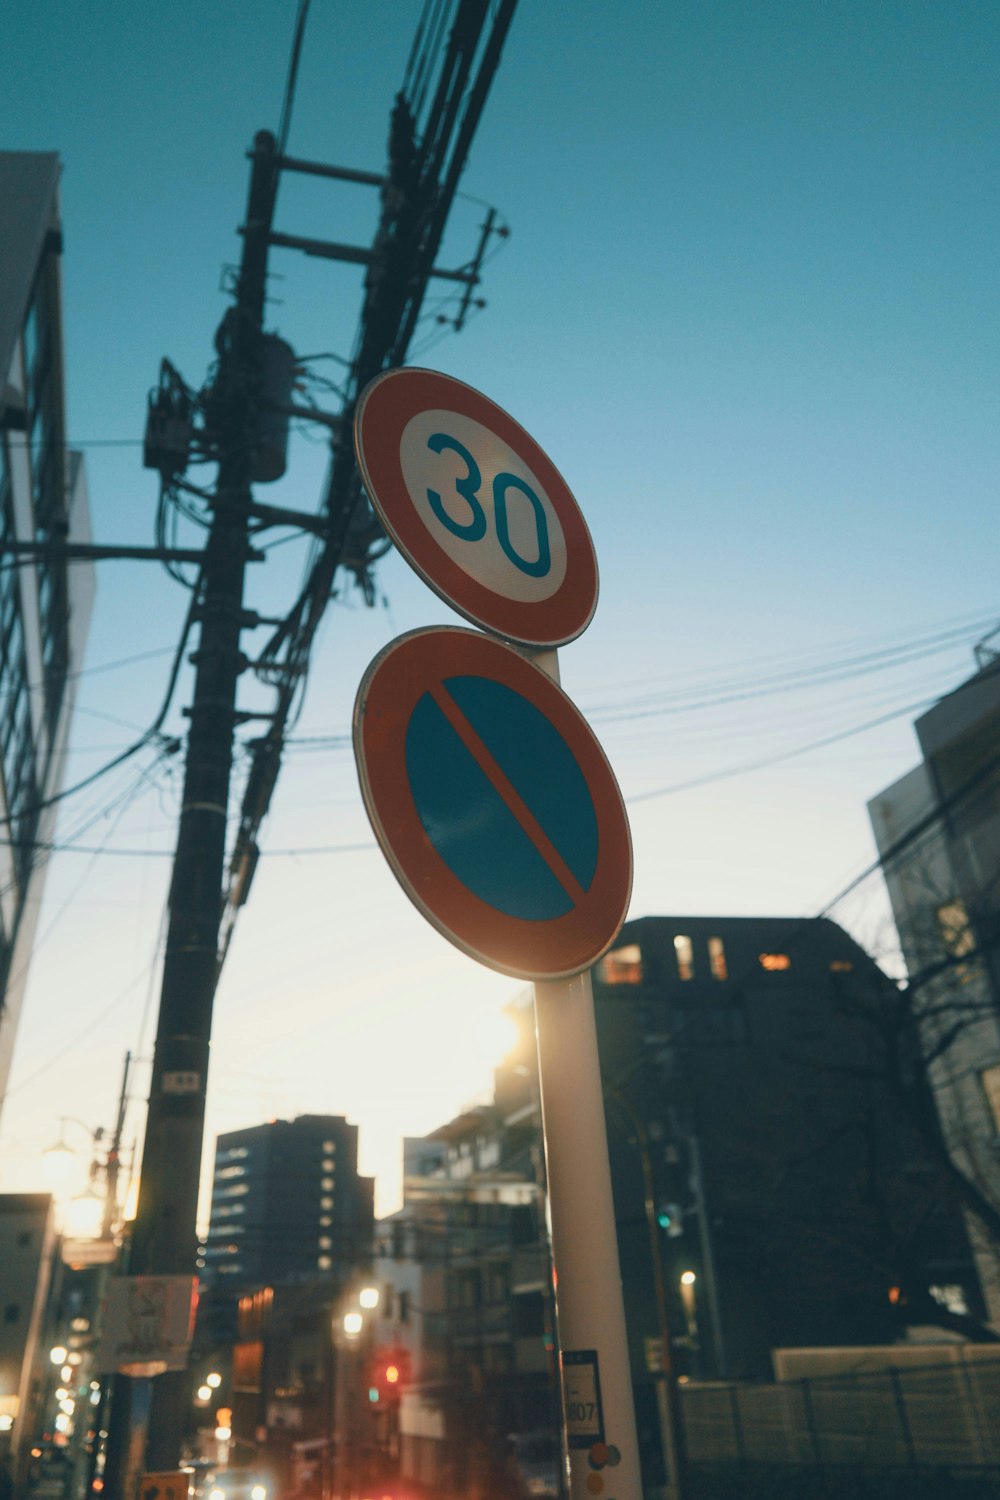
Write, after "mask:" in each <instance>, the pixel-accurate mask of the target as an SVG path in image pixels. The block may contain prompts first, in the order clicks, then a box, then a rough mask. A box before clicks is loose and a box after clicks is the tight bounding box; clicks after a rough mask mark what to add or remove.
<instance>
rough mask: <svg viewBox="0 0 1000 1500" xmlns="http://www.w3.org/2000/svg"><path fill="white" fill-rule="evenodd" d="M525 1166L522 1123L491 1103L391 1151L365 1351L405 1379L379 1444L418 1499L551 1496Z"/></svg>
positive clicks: (549, 1386) (535, 1226) (529, 1122)
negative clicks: (377, 1305) (396, 1166)
mask: <svg viewBox="0 0 1000 1500" xmlns="http://www.w3.org/2000/svg"><path fill="white" fill-rule="evenodd" d="M537 1164H538V1130H537V1120H536V1119H535V1118H534V1117H533V1116H531V1115H527V1116H525V1117H524V1118H523V1120H522V1121H521V1122H520V1124H518V1122H515V1121H507V1120H505V1119H504V1118H503V1116H502V1114H501V1113H500V1111H498V1110H497V1108H496V1107H495V1106H490V1105H484V1106H481V1107H478V1108H476V1109H472V1110H467V1111H465V1112H464V1113H463V1114H461V1115H459V1116H457V1117H456V1118H455V1119H453V1120H450V1121H448V1122H447V1123H446V1124H444V1125H442V1126H441V1127H440V1128H439V1129H438V1130H436V1131H435V1132H433V1134H432V1135H431V1136H429V1137H427V1138H425V1139H424V1140H420V1141H418V1140H408V1141H407V1142H406V1143H405V1147H404V1179H403V1180H404V1202H403V1207H402V1209H400V1210H399V1212H398V1213H396V1214H393V1215H391V1216H390V1217H389V1218H387V1219H383V1220H381V1221H380V1223H379V1224H378V1226H377V1229H376V1254H375V1263H374V1271H375V1281H376V1284H377V1285H378V1287H379V1291H380V1296H381V1309H382V1311H381V1318H380V1323H379V1328H378V1340H379V1347H380V1348H381V1349H382V1350H383V1351H387V1352H388V1354H389V1355H390V1356H391V1357H392V1358H393V1359H394V1360H396V1361H397V1362H399V1364H400V1368H401V1370H402V1372H404V1374H405V1378H404V1379H402V1380H401V1382H400V1387H401V1388H400V1389H399V1390H398V1393H397V1394H396V1404H395V1405H394V1406H393V1407H392V1408H391V1409H389V1410H387V1411H386V1412H385V1413H384V1415H382V1416H381V1417H380V1418H379V1420H381V1422H382V1424H383V1425H382V1428H381V1430H380V1433H379V1438H380V1442H381V1445H382V1448H383V1452H384V1454H385V1457H386V1459H387V1460H388V1461H389V1463H390V1464H391V1465H392V1466H393V1467H397V1466H398V1469H399V1471H400V1473H401V1474H402V1476H403V1478H404V1480H409V1481H413V1482H416V1483H418V1484H421V1485H424V1486H427V1487H428V1488H429V1489H430V1490H431V1491H432V1492H433V1491H436V1490H444V1491H446V1492H448V1493H451V1494H456V1495H457V1494H491V1495H492V1494H495V1495H498V1496H500V1495H508V1494H512V1493H525V1492H530V1493H532V1494H537V1495H538V1496H540V1497H542V1496H548V1495H551V1496H554V1495H555V1494H556V1493H557V1464H558V1443H557V1439H556V1434H557V1433H558V1398H557V1394H556V1383H555V1355H554V1338H553V1334H552V1326H551V1313H550V1296H549V1280H550V1278H549V1270H548V1252H547V1248H546V1244H545V1236H544V1228H543V1213H542V1205H543V1202H544V1195H543V1193H542V1190H541V1185H540V1182H539V1179H538V1174H537ZM377 1363H378V1353H377V1351H376V1365H377ZM380 1399H381V1393H380ZM377 1404H379V1403H376V1405H377ZM529 1452H530V1453H531V1455H532V1462H533V1464H534V1470H535V1471H534V1472H533V1474H532V1475H531V1476H526V1475H525V1473H524V1472H523V1471H524V1463H523V1462H522V1460H523V1458H524V1455H526V1454H528V1453H529ZM529 1477H530V1479H531V1481H532V1484H533V1487H532V1488H531V1489H530V1491H525V1489H524V1485H525V1483H527V1479H528V1478H529Z"/></svg>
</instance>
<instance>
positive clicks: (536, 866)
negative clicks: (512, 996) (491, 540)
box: [354, 628, 632, 979]
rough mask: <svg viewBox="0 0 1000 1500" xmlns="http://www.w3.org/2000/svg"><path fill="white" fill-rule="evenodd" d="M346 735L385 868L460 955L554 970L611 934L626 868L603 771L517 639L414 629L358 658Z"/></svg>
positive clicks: (569, 968)
mask: <svg viewBox="0 0 1000 1500" xmlns="http://www.w3.org/2000/svg"><path fill="white" fill-rule="evenodd" d="M354 748H355V756H356V759H357V763H358V770H359V774H360V780H361V789H362V795H363V796H364V799H365V806H366V807H367V809H368V815H369V817H370V819H371V823H372V827H373V828H374V830H375V834H376V837H377V838H378V841H379V843H380V844H381V846H382V849H383V851H384V853H385V855H386V858H387V859H388V861H389V864H390V865H391V867H392V869H393V871H394V873H395V875H396V877H397V879H398V880H399V882H400V884H401V885H402V886H403V889H404V890H405V891H406V893H407V895H408V896H409V897H410V899H411V900H412V901H413V902H414V903H415V905H416V906H418V907H419V908H420V910H421V911H422V912H423V913H424V915H425V916H426V917H427V918H428V920H429V921H430V922H432V923H433V924H434V926H435V927H437V929H438V930H439V931H440V932H442V933H444V935H445V936H446V937H448V938H450V939H451V941H452V942H453V943H455V944H456V945H457V946H458V947H459V948H461V949H463V951H464V952H466V953H468V954H469V955H470V956H471V957H473V958H477V959H479V960H480V961H481V962H482V963H486V964H489V965H490V967H491V968H495V969H499V970H500V971H501V972H502V973H504V974H512V975H514V976H516V977H518V978H523V979H558V978H564V977H566V976H568V975H571V974H577V973H579V972H580V971H581V970H582V969H585V968H587V967H588V966H589V965H590V964H592V963H594V962H595V960H596V959H597V958H599V957H600V955H601V954H602V953H603V952H604V950H605V949H606V948H607V947H608V945H609V944H610V943H611V942H612V941H613V939H614V937H615V934H616V933H617V932H618V929H619V927H620V926H621V924H622V921H623V920H624V917H625V912H626V910H627V907H628V899H629V892H630V888H631V877H632V856H631V843H630V840H629V832H628V821H627V818H626V815H625V808H624V804H623V803H622V798H621V793H620V792H619V790H618V784H617V782H616V781H615V777H614V773H613V772H612V770H611V767H610V766H609V765H608V762H607V760H606V759H605V756H604V752H603V750H602V749H601V747H600V745H599V744H598V742H597V740H596V738H595V736H594V734H593V732H592V730H591V729H590V727H589V725H588V724H587V722H586V720H585V719H584V718H583V716H582V715H581V714H580V712H579V710H578V709H577V708H576V707H575V706H574V705H573V703H572V702H571V701H570V699H569V698H568V697H567V696H566V694H565V693H564V692H563V691H562V690H561V689H560V688H558V687H557V686H556V685H555V683H554V682H553V681H552V680H551V678H549V677H547V676H546V675H545V673H544V672H542V671H540V670H539V668H538V667H535V666H533V665H532V664H531V662H529V661H527V660H526V659H525V658H524V657H523V656H522V655H521V654H520V653H519V652H517V651H514V650H513V649H512V648H511V647H510V646H505V645H503V644H502V643H501V642H500V641H496V640H491V639H490V638H489V637H488V636H484V635H480V634H479V633H478V632H477V631H473V630H455V629H448V628H439V629H428V630H416V631H412V632H411V633H410V634H408V635H404V636H401V637H400V638H399V639H398V640H396V641H393V643H392V644H391V645H390V646H387V647H386V649H385V650H384V651H383V652H381V653H380V655H379V656H377V657H376V658H375V660H374V662H372V664H371V666H370V667H369V668H368V671H367V672H366V673H365V676H364V678H363V680H362V683H361V687H360V689H359V691H358V697H357V702H356V705H355V715H354Z"/></svg>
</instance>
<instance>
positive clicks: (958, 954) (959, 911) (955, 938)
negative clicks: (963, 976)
mask: <svg viewBox="0 0 1000 1500" xmlns="http://www.w3.org/2000/svg"><path fill="white" fill-rule="evenodd" d="M934 915H935V917H936V918H937V926H938V932H939V934H940V937H941V941H942V943H943V944H944V947H945V951H946V952H947V953H949V954H950V955H951V957H952V958H964V957H965V955H966V954H967V953H971V952H972V950H973V948H975V946H976V938H975V934H974V933H973V931H972V928H971V927H970V926H969V913H968V912H967V911H966V909H965V902H964V901H960V900H958V899H957V898H956V899H955V900H953V901H946V902H945V903H944V905H943V906H939V907H938V909H937V911H936V912H935V913H934Z"/></svg>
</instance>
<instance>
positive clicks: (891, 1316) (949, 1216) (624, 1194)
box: [594, 917, 982, 1379]
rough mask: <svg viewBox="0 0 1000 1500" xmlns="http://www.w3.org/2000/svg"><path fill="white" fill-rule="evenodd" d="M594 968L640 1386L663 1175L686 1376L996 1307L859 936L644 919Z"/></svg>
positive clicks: (880, 1338)
mask: <svg viewBox="0 0 1000 1500" xmlns="http://www.w3.org/2000/svg"><path fill="white" fill-rule="evenodd" d="M594 980H595V984H594V988H595V1001H596V1009H597V1024H598V1036H599V1045H600V1051H601V1069H602V1074H603V1077H604V1080H605V1090H606V1091H605V1109H606V1117H607V1122H608V1135H609V1145H610V1150H611V1158H612V1177H613V1181H614V1187H615V1201H616V1211H617V1215H618V1221H619V1248H620V1253H621V1259H622V1276H623V1282H624V1285H625V1291H626V1303H627V1314H628V1319H629V1330H630V1340H631V1345H632V1358H633V1366H634V1368H635V1370H636V1371H637V1373H640V1378H641V1372H643V1371H644V1370H645V1371H646V1372H647V1374H648V1372H649V1371H650V1366H651V1365H652V1364H654V1363H655V1359H654V1357H653V1354H652V1350H653V1348H654V1345H653V1344H652V1343H651V1342H650V1341H651V1340H655V1338H656V1337H657V1334H658V1330H657V1328H656V1325H655V1316H654V1306H655V1303H654V1298H653V1286H652V1278H651V1273H650V1261H651V1247H650V1235H649V1225H648V1221H647V1213H646V1209H645V1182H644V1176H643V1169H644V1167H645V1169H646V1174H647V1175H646V1179H645V1181H647V1182H651V1183H652V1186H653V1192H654V1195H655V1201H654V1207H655V1211H656V1216H657V1220H658V1222H657V1229H658V1230H659V1231H660V1240H659V1244H660V1252H661V1262H662V1271H663V1276H664V1282H665V1288H666V1293H667V1301H668V1312H669V1321H670V1332H671V1337H672V1339H674V1340H675V1343H674V1349H675V1355H676V1360H677V1366H678V1368H679V1370H681V1371H683V1372H684V1373H687V1374H689V1375H691V1376H695V1377H702V1378H704V1377H719V1376H725V1377H729V1378H737V1379H745V1378H770V1377H771V1375H772V1360H771V1351H772V1350H773V1349H775V1348H782V1347H801V1346H815V1345H821V1346H831V1345H860V1344H886V1343H892V1342H894V1341H895V1340H896V1339H898V1338H900V1337H902V1336H904V1335H905V1334H906V1330H907V1326H911V1325H914V1324H916V1325H926V1324H928V1323H931V1322H935V1321H937V1322H940V1323H941V1324H947V1323H948V1322H949V1321H950V1320H951V1319H952V1318H956V1319H959V1320H960V1319H961V1318H962V1317H963V1316H964V1315H966V1314H970V1315H972V1316H973V1317H975V1316H978V1315H979V1314H981V1311H982V1307H981V1300H980V1295H979V1287H978V1283H977V1280H976V1275H975V1271H974V1268H973V1263H972V1258H971V1253H970V1250H969V1246H968V1242H967V1239H966V1236H965V1231H964V1228H963V1225H962V1223H961V1220H960V1217H959V1216H958V1215H957V1213H956V1211H955V1206H954V1204H953V1203H951V1202H950V1200H949V1196H948V1193H947V1190H946V1187H945V1184H944V1182H943V1179H942V1175H941V1173H940V1171H939V1170H938V1168H937V1167H936V1165H935V1163H934V1162H933V1160H932V1159H930V1157H929V1155H928V1153H927V1151H926V1149H925V1148H924V1147H923V1146H922V1144H921V1141H920V1139H919V1136H918V1135H917V1132H916V1130H915V1128H914V1126H913V1124H912V1121H911V1120H910V1119H909V1117H908V1116H907V1114H906V1113H905V1112H904V1111H903V1109H902V1108H901V1106H900V1103H899V1102H898V1100H897V1098H896V1096H895V1094H894V1093H893V1090H892V1087H891V1079H890V1077H889V1074H888V1072H887V1070H886V1064H885V1055H884V1048H883V1033H882V1031H881V1023H882V1021H883V1019H884V1018H885V1017H886V1016H887V1015H888V1014H889V1012H890V1009H891V1007H892V1005H893V1001H894V998H895V997H896V990H895V987H894V986H893V985H892V984H891V983H890V981H889V980H888V979H887V978H886V977H885V976H884V975H883V973H882V972H881V970H880V969H879V968H878V966H877V965H876V964H875V963H874V962H873V960H872V959H871V958H869V956H868V955H867V954H866V953H864V952H863V951H862V949H861V948H859V947H858V945H857V944H856V943H855V942H854V941H853V940H852V939H851V938H850V937H849V936H848V935H847V933H846V932H844V931H843V930H842V929H841V928H839V927H838V926H837V925H836V924H835V923H833V922H831V921H828V920H823V919H813V920H801V919H783V918H715V917H713V918H704V917H699V918H674V917H652V918H644V919H640V920H639V921H635V922H630V923H627V924H626V926H625V927H624V928H623V930H622V933H621V936H620V938H619V940H618V942H617V943H616V945H615V948H614V950H613V951H612V952H611V953H609V954H608V955H607V956H606V957H605V958H604V959H603V960H602V961H601V963H600V964H599V965H598V966H597V969H596V971H595V976H594ZM686 1272H687V1273H690V1272H693V1273H694V1280H693V1281H692V1280H691V1279H690V1277H688V1278H687V1279H686V1281H685V1282H682V1278H683V1277H684V1276H685V1273H686Z"/></svg>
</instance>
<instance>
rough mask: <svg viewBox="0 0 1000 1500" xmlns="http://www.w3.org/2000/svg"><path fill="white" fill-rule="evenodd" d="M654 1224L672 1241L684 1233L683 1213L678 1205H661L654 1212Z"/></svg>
mask: <svg viewBox="0 0 1000 1500" xmlns="http://www.w3.org/2000/svg"><path fill="white" fill-rule="evenodd" d="M656 1222H657V1224H659V1226H660V1228H661V1229H662V1230H663V1231H664V1233H665V1234H666V1235H667V1236H668V1237H669V1238H670V1239H672V1240H676V1239H679V1238H680V1236H681V1235H682V1234H683V1233H684V1211H683V1209H682V1208H681V1206H680V1204H679V1203H661V1204H660V1206H659V1208H658V1209H657V1211H656Z"/></svg>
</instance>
